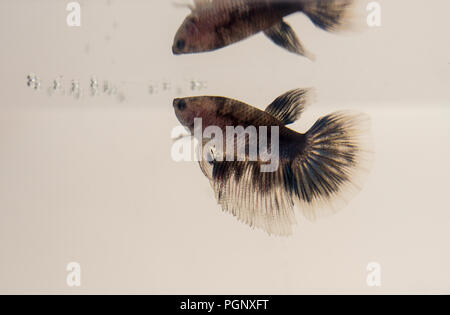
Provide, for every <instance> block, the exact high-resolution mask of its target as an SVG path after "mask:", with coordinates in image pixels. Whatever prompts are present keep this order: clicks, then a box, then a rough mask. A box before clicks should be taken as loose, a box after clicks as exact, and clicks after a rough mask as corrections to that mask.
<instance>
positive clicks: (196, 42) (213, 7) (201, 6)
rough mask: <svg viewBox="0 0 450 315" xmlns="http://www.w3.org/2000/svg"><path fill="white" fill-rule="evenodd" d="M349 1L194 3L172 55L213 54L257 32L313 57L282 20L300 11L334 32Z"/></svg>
mask: <svg viewBox="0 0 450 315" xmlns="http://www.w3.org/2000/svg"><path fill="white" fill-rule="evenodd" d="M352 1H353V0H197V1H196V5H195V7H193V8H191V10H192V13H191V14H190V15H189V16H188V17H187V18H186V19H185V21H184V22H183V24H182V25H181V27H180V28H179V30H178V32H177V34H176V35H175V39H174V44H173V47H172V50H173V53H174V54H176V55H178V54H190V53H200V52H208V51H214V50H217V49H220V48H223V47H226V46H229V45H231V44H234V43H236V42H239V41H241V40H243V39H246V38H248V37H250V36H252V35H255V34H257V33H259V32H264V33H265V35H266V36H268V37H269V38H270V39H271V40H272V41H273V42H274V43H275V44H277V45H279V46H281V47H283V48H285V49H287V50H288V51H290V52H293V53H297V54H300V55H304V56H306V57H309V58H311V59H313V58H314V56H313V55H312V54H311V53H309V52H308V51H307V50H306V49H305V48H304V47H303V45H302V44H301V43H300V41H299V39H298V37H297V35H296V34H295V32H294V31H293V30H292V28H291V27H290V26H289V25H288V24H287V23H286V22H284V21H283V18H284V17H286V16H288V15H291V14H293V13H295V12H304V13H305V14H306V15H307V16H308V17H309V18H310V19H311V20H312V21H313V22H314V23H315V24H316V25H317V26H318V27H321V28H323V29H325V30H333V29H336V28H337V27H338V26H339V25H341V24H342V23H343V20H345V14H344V13H345V12H346V10H347V9H348V8H349V7H350V5H351V3H352Z"/></svg>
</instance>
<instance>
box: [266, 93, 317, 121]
mask: <svg viewBox="0 0 450 315" xmlns="http://www.w3.org/2000/svg"><path fill="white" fill-rule="evenodd" d="M314 95H315V92H314V89H297V90H292V91H289V92H287V93H285V94H283V95H281V96H280V97H278V98H277V99H276V100H274V101H273V102H272V104H270V105H269V106H268V107H267V108H266V112H267V113H269V114H271V115H272V116H274V117H276V118H278V119H279V120H281V121H282V122H283V123H284V124H285V125H289V124H292V123H293V122H295V121H296V120H297V119H298V118H299V117H300V115H301V114H302V113H303V111H304V110H305V108H306V106H307V105H309V104H310V103H311V101H313V100H314Z"/></svg>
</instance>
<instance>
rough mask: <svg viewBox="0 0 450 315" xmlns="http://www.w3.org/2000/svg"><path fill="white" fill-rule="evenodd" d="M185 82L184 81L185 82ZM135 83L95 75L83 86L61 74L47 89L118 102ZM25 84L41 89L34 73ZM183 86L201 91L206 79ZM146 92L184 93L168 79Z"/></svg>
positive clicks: (67, 94)
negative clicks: (107, 98) (105, 78)
mask: <svg viewBox="0 0 450 315" xmlns="http://www.w3.org/2000/svg"><path fill="white" fill-rule="evenodd" d="M185 83H186V82H185ZM127 84H130V85H136V83H134V84H133V83H130V82H128V83H127V82H121V84H120V85H117V84H114V83H113V82H111V81H108V80H103V81H99V80H98V79H97V78H96V77H95V76H92V77H91V78H90V79H89V83H88V84H87V85H86V86H85V88H83V86H82V84H81V83H80V81H79V80H76V79H72V80H70V81H64V77H63V76H58V77H56V78H55V79H53V80H52V81H51V82H50V84H49V86H48V88H47V89H46V90H47V93H48V95H49V96H70V97H73V98H74V99H76V100H79V99H82V98H83V97H84V96H85V95H88V96H90V97H96V96H99V95H105V96H111V97H116V98H117V100H118V101H119V102H123V101H125V94H124V90H123V88H124V87H125V86H126V85H127ZM27 86H28V87H30V88H32V89H33V90H36V91H38V90H41V87H42V86H41V80H40V79H39V77H38V76H36V75H35V74H29V75H28V76H27ZM185 88H188V89H190V90H191V91H202V90H205V89H207V88H208V85H207V82H206V81H201V80H195V79H190V80H188V81H187V84H186V86H185ZM147 92H148V94H150V95H156V94H159V93H171V92H174V93H175V94H177V95H181V94H183V93H184V88H183V87H182V86H181V85H178V84H175V85H174V84H172V83H171V82H169V81H162V82H160V83H150V84H148V85H147Z"/></svg>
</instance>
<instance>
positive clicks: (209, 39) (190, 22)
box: [172, 14, 216, 55]
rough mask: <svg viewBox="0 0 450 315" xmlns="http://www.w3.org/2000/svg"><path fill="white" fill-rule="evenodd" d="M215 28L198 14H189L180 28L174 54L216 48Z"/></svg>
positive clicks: (174, 43) (173, 50) (174, 45)
mask: <svg viewBox="0 0 450 315" xmlns="http://www.w3.org/2000/svg"><path fill="white" fill-rule="evenodd" d="M215 46H216V38H215V36H214V28H213V27H212V25H209V24H208V23H207V21H205V20H204V19H200V18H199V17H198V16H197V15H195V14H191V15H189V16H188V17H187V18H186V19H185V20H184V22H183V24H182V25H181V26H180V28H179V29H178V31H177V33H176V35H175V38H174V41H173V46H172V52H173V54H174V55H182V54H194V53H199V52H206V51H211V50H213V49H215V48H216V47H215Z"/></svg>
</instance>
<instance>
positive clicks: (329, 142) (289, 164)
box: [173, 89, 370, 236]
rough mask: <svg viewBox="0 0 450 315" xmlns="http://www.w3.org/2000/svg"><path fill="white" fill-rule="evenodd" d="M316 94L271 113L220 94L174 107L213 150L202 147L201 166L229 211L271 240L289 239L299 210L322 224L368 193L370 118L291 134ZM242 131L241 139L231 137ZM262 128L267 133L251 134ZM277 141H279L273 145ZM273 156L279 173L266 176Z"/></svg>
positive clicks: (296, 93) (352, 117)
mask: <svg viewBox="0 0 450 315" xmlns="http://www.w3.org/2000/svg"><path fill="white" fill-rule="evenodd" d="M313 95H314V92H313V89H297V90H293V91H290V92H287V93H285V94H283V95H282V96H280V97H278V98H277V99H276V100H275V101H273V102H272V103H271V104H270V105H269V106H268V107H267V108H266V110H265V111H262V110H260V109H258V108H256V107H253V106H250V105H248V104H245V103H242V102H240V101H237V100H233V99H228V98H224V97H217V96H199V97H188V98H177V99H175V100H174V101H173V106H174V110H175V114H176V117H177V118H178V120H179V121H180V123H181V124H182V125H183V126H184V127H185V128H186V129H188V130H189V131H190V133H191V135H193V136H194V137H195V138H196V139H197V140H198V141H199V144H204V145H205V146H201V145H199V146H198V147H199V148H200V151H202V152H200V155H201V156H200V158H199V165H200V168H201V170H202V172H203V173H204V175H205V176H206V177H207V178H208V179H209V181H210V184H211V186H212V188H213V190H214V192H215V197H216V199H217V202H218V204H219V205H220V206H221V208H222V209H223V211H225V212H229V213H231V214H232V215H234V216H235V217H236V218H237V219H238V220H239V221H242V222H244V223H246V224H248V225H250V226H251V227H254V228H259V229H262V230H264V231H266V232H267V233H268V234H269V235H280V236H288V235H291V234H292V226H293V225H294V224H295V223H296V218H295V211H294V209H295V208H298V209H299V210H300V211H301V213H302V214H303V216H305V217H306V218H307V219H310V220H314V219H315V218H316V217H317V216H319V214H322V213H324V212H326V210H330V209H331V210H332V211H333V210H337V208H335V207H334V206H336V201H340V200H344V201H346V199H347V198H346V197H349V196H348V193H349V192H356V191H357V189H359V188H360V187H359V186H360V182H359V181H358V179H360V175H361V174H362V173H364V172H361V171H364V170H367V162H368V158H369V157H370V150H369V149H368V147H366V145H367V143H368V142H367V140H368V139H369V137H368V135H369V128H368V122H369V119H368V117H366V115H364V114H359V113H353V112H346V111H342V112H336V113H333V114H330V115H327V116H324V117H322V118H320V119H318V120H317V122H316V123H315V124H314V125H313V126H312V127H311V128H310V129H309V131H307V132H306V133H304V134H303V133H299V132H296V131H294V130H292V129H290V128H288V127H287V125H289V124H292V123H293V122H295V121H296V120H297V119H299V117H300V116H301V114H302V113H303V111H304V109H305V107H306V106H307V105H308V104H309V103H311V100H312V99H313V97H312V96H313ZM199 122H201V124H199ZM238 127H240V128H241V130H243V131H242V132H241V133H239V132H231V134H230V130H234V131H235V130H237V129H238ZM211 128H212V129H211ZM230 128H231V129H230ZM252 128H253V129H252ZM258 128H259V129H260V131H261V130H264V131H266V133H265V134H264V133H261V132H260V133H259V134H258V133H257V132H253V133H252V132H250V131H251V130H253V131H255V130H258ZM269 128H270V130H271V131H270V132H268V130H269ZM208 129H210V131H211V130H214V131H213V132H208ZM252 134H253V136H255V137H256V138H257V139H256V141H254V143H258V142H259V143H260V146H259V147H258V146H255V147H256V148H257V150H258V152H257V153H258V154H259V155H258V154H257V155H256V156H251V155H253V154H251V151H252V150H250V149H251V144H252V141H251V138H252V137H253V136H252ZM213 135H214V137H213ZM274 135H276V136H277V137H278V139H276V140H277V141H275V142H274V141H269V140H268V139H271V140H273V138H274V137H273V136H274ZM258 138H259V139H258ZM263 138H264V139H263ZM230 140H232V141H230ZM233 140H234V141H233ZM261 140H263V141H261ZM211 142H212V145H207V144H211ZM224 143H225V144H224ZM261 143H263V144H266V148H264V146H261ZM274 143H275V144H274ZM230 149H231V150H230ZM268 151H272V153H274V151H275V153H276V154H275V155H273V156H272V157H273V159H276V163H273V164H274V165H275V166H276V167H275V168H272V169H270V170H267V169H266V170H263V168H264V167H265V166H268V163H269V161H268V159H267V158H264V156H266V157H267V156H268V155H267V153H268ZM230 152H231V153H230ZM233 154H234V155H233ZM272 162H273V161H272Z"/></svg>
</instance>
